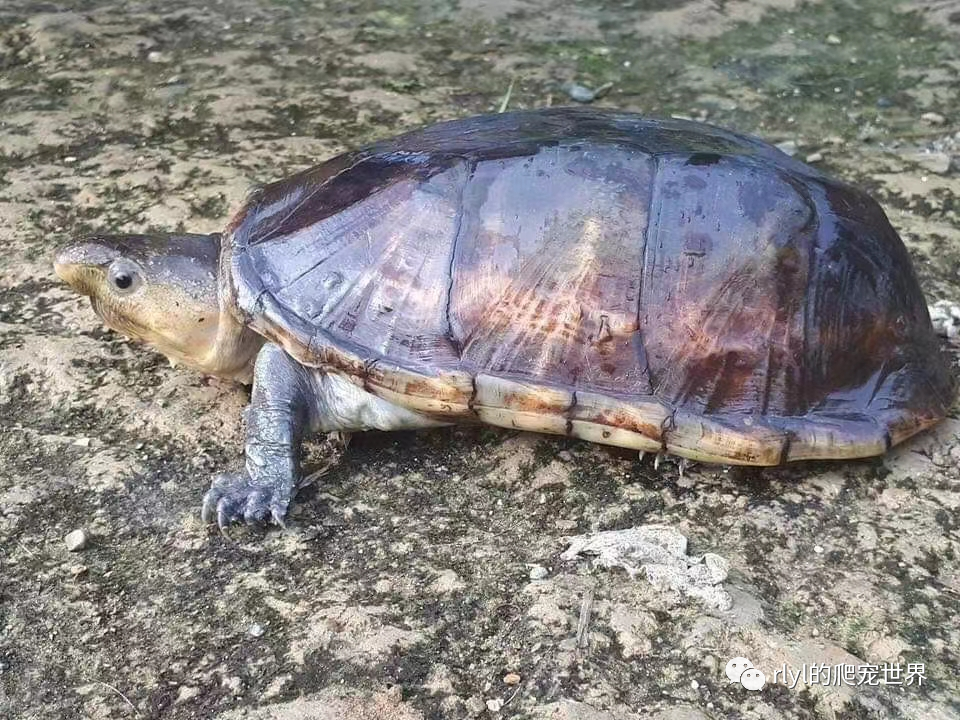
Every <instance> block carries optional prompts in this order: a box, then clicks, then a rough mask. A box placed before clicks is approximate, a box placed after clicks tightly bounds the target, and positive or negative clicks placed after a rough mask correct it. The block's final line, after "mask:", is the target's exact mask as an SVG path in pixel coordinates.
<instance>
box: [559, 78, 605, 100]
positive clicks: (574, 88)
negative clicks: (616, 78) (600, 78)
mask: <svg viewBox="0 0 960 720" xmlns="http://www.w3.org/2000/svg"><path fill="white" fill-rule="evenodd" d="M612 87H613V83H604V84H603V85H601V86H600V87H598V88H597V89H596V90H591V89H590V88H588V87H586V86H585V85H580V84H579V83H572V82H571V83H565V84H563V85H561V86H560V89H561V90H563V91H564V92H565V93H566V94H567V95H568V96H569V97H570V99H571V100H574V101H576V102H578V103H591V102H593V101H594V100H597V99H598V98H601V97H603V96H604V95H605V94H606V93H607V91H608V90H609V89H610V88H612Z"/></svg>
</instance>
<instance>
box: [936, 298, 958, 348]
mask: <svg viewBox="0 0 960 720" xmlns="http://www.w3.org/2000/svg"><path fill="white" fill-rule="evenodd" d="M930 320H931V321H932V322H933V329H934V330H935V331H936V333H937V335H942V336H943V337H945V338H947V339H949V340H957V339H958V338H960V304H958V303H955V302H950V301H949V300H938V301H937V302H935V303H934V304H933V305H931V306H930Z"/></svg>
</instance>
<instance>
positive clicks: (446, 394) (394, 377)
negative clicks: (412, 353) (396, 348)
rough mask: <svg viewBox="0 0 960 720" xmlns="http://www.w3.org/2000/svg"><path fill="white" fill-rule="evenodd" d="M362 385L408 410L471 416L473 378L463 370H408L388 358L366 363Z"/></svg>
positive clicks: (450, 415)
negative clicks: (435, 371)
mask: <svg viewBox="0 0 960 720" xmlns="http://www.w3.org/2000/svg"><path fill="white" fill-rule="evenodd" d="M364 381H365V384H366V387H367V389H368V390H369V391H370V392H372V393H373V394H374V395H377V396H379V397H381V398H383V399H384V400H387V401H389V402H392V403H394V404H396V405H400V406H403V407H408V408H410V409H411V410H414V411H417V412H422V413H427V414H430V415H433V416H439V417H443V418H449V419H457V418H461V419H462V418H469V417H470V416H471V410H470V398H471V397H472V395H473V378H472V377H471V376H470V375H469V374H467V373H464V372H450V371H444V372H438V373H436V374H435V375H426V374H423V373H416V372H411V371H410V370H407V369H404V368H401V367H399V366H398V365H395V364H392V363H390V362H388V361H378V362H373V363H369V364H368V366H367V369H366V371H365V380H364Z"/></svg>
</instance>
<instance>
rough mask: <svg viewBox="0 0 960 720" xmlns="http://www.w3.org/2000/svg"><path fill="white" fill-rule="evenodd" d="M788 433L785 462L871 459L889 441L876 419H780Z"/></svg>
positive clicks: (858, 417)
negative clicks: (788, 440) (788, 441)
mask: <svg viewBox="0 0 960 720" xmlns="http://www.w3.org/2000/svg"><path fill="white" fill-rule="evenodd" d="M779 422H780V423H781V424H782V425H783V426H784V427H785V429H786V430H787V432H788V433H789V437H790V443H789V445H788V450H787V457H786V460H787V461H788V462H794V461H796V460H830V459H834V460H837V459H847V460H854V459H857V458H865V457H873V456H874V455H880V454H882V453H883V452H885V451H886V450H887V446H888V438H887V434H886V432H885V431H884V430H883V427H882V425H881V423H879V422H878V421H877V419H876V418H873V417H867V416H864V415H859V416H857V415H850V416H847V417H836V416H830V415H828V414H823V413H819V414H814V415H812V416H806V417H798V418H789V419H780V420H779Z"/></svg>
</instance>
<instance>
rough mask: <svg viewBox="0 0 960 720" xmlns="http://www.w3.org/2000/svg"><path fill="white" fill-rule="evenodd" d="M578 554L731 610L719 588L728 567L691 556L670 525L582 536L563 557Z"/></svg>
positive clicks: (724, 562)
mask: <svg viewBox="0 0 960 720" xmlns="http://www.w3.org/2000/svg"><path fill="white" fill-rule="evenodd" d="M580 555H595V556H597V559H596V562H597V563H598V564H599V565H601V566H602V567H608V568H609V567H622V568H623V569H624V570H626V571H627V572H628V573H629V574H630V575H631V577H632V576H634V575H636V574H638V573H639V572H641V571H643V572H645V573H646V576H647V580H649V581H650V583H651V584H653V585H654V586H655V587H657V588H658V589H660V590H674V591H676V592H679V593H681V594H684V595H688V596H690V597H695V598H698V599H699V600H702V601H703V602H704V603H706V604H707V605H709V606H710V607H713V608H717V609H718V610H727V609H729V608H730V607H731V606H732V605H733V600H732V598H731V597H730V595H729V593H727V591H726V590H724V589H723V586H722V585H721V583H722V582H723V581H724V580H725V579H726V578H727V572H728V571H729V569H730V563H729V562H727V560H726V559H725V558H723V557H721V556H719V555H716V554H714V553H706V554H704V555H700V556H692V555H687V538H686V536H685V535H683V533H681V532H680V531H679V530H677V529H676V528H673V527H670V526H668V525H641V526H639V527H635V528H628V529H626V530H608V531H606V532H599V533H593V534H590V535H578V536H576V537H573V538H571V539H570V547H569V548H568V549H567V550H566V552H564V553H563V554H562V555H561V556H560V557H561V558H562V559H563V560H575V559H576V558H577V557H578V556H580Z"/></svg>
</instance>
